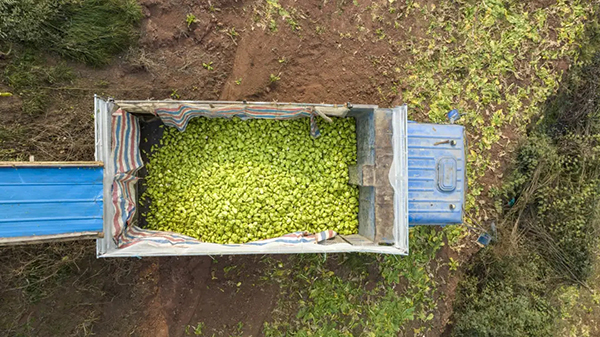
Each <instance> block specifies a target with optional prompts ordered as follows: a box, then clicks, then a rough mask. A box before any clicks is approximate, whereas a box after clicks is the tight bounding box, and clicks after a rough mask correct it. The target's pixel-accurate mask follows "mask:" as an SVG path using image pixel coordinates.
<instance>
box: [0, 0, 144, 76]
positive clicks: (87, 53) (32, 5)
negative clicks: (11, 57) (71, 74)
mask: <svg viewBox="0 0 600 337" xmlns="http://www.w3.org/2000/svg"><path fill="white" fill-rule="evenodd" d="M141 17H142V13H141V9H140V6H139V5H138V4H137V3H136V2H135V1H134V0H81V1H80V0H63V1H51V0H39V1H38V0H23V1H2V2H0V32H1V33H0V38H2V42H3V43H1V44H0V45H4V44H6V43H15V44H20V45H25V46H27V47H30V48H35V49H38V50H41V51H51V52H55V53H57V54H58V55H60V56H63V57H65V58H68V59H73V60H76V61H80V62H83V63H87V64H89V65H94V66H99V65H103V64H106V63H108V62H109V61H110V60H111V58H112V56H113V55H114V54H117V53H119V52H122V51H123V50H125V49H126V48H127V47H129V45H131V44H132V43H134V42H135V41H136V39H137V30H136V27H135V26H136V25H137V23H138V22H139V20H140V19H141Z"/></svg>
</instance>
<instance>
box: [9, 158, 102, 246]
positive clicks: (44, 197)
mask: <svg viewBox="0 0 600 337" xmlns="http://www.w3.org/2000/svg"><path fill="white" fill-rule="evenodd" d="M102 176H103V168H102V167H16V168H15V167H1V168H0V237H19V236H33V235H52V234H65V233H77V232H87V231H97V232H100V231H102Z"/></svg>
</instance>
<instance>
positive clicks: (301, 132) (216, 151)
mask: <svg viewBox="0 0 600 337" xmlns="http://www.w3.org/2000/svg"><path fill="white" fill-rule="evenodd" d="M320 128H321V136H320V137H319V138H316V139H315V138H313V137H311V136H310V121H309V119H308V118H302V119H297V120H291V121H276V120H268V119H251V120H246V121H243V120H240V119H239V118H234V119H223V118H204V117H201V118H195V119H194V120H192V121H191V122H190V124H189V125H188V127H187V129H186V131H185V132H179V131H177V130H176V129H175V128H167V129H166V130H165V132H164V135H163V138H162V140H161V142H160V143H161V145H160V146H159V145H155V147H153V149H152V154H151V158H150V161H149V163H148V165H147V169H148V176H147V177H146V184H147V190H146V192H145V194H144V196H143V200H149V201H150V205H149V212H148V214H147V215H146V219H147V223H148V228H150V229H156V230H162V231H173V232H179V233H182V234H185V235H189V236H192V237H195V238H198V239H200V240H202V241H205V242H214V243H245V242H250V241H256V240H262V239H267V238H274V237H278V236H281V235H284V234H287V233H291V232H295V231H308V232H318V231H323V230H327V229H332V230H335V231H336V232H338V233H340V234H353V233H357V232H358V188H357V187H356V186H352V185H349V184H348V165H349V164H354V163H356V133H355V124H354V119H353V118H338V119H334V120H333V123H331V124H330V123H321V125H320Z"/></svg>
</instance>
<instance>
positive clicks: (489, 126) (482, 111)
mask: <svg viewBox="0 0 600 337" xmlns="http://www.w3.org/2000/svg"><path fill="white" fill-rule="evenodd" d="M526 6H527V3H526V2H519V1H502V0H492V1H486V2H485V3H483V2H481V3H479V2H478V3H472V4H469V3H464V4H462V5H460V6H455V4H453V3H450V2H446V1H444V2H441V3H437V4H436V6H435V7H434V6H427V7H418V8H412V11H413V12H414V13H418V14H414V15H417V16H422V17H423V18H425V19H427V21H428V22H429V26H428V28H427V30H426V34H427V35H426V38H425V39H422V38H416V37H413V38H412V39H411V40H410V41H405V42H398V44H403V45H406V46H407V47H406V51H407V52H409V53H410V54H411V55H412V57H413V59H414V61H413V62H412V63H411V64H410V65H408V70H407V73H406V74H403V78H399V79H398V80H400V81H403V83H404V85H405V86H406V87H407V89H405V90H403V92H402V94H403V98H404V101H405V102H406V103H408V104H409V105H410V106H411V107H412V108H413V109H414V110H413V111H414V112H416V113H426V114H427V115H428V116H429V119H430V120H431V121H433V122H443V121H444V120H445V113H446V112H447V111H449V110H451V109H453V108H458V109H460V110H461V112H462V113H463V114H464V117H463V120H462V121H461V122H460V123H461V124H464V125H466V126H467V128H468V133H469V134H470V135H471V136H472V138H471V146H470V149H469V169H468V175H469V183H470V185H469V190H470V193H469V195H468V199H467V202H468V208H473V207H475V208H477V204H476V202H475V201H476V199H477V197H478V196H479V195H480V194H481V192H482V187H483V186H482V185H481V183H480V181H479V179H481V178H482V177H483V176H484V175H485V174H486V172H487V171H488V170H492V171H493V170H495V169H496V168H499V165H500V164H499V162H500V158H499V157H498V156H495V157H493V156H492V152H491V151H490V150H491V149H492V146H494V145H495V144H497V143H498V142H499V141H500V140H501V139H502V137H503V136H504V132H505V129H506V128H511V129H513V130H514V131H517V133H519V132H520V133H522V132H523V131H524V126H525V125H526V124H527V122H528V121H529V120H530V118H531V117H533V116H535V115H536V114H537V113H538V111H539V107H540V105H541V103H543V102H544V101H545V100H546V98H547V97H548V96H549V95H550V94H552V93H553V92H554V91H555V90H556V88H557V85H558V83H559V80H560V78H561V75H562V72H561V71H558V70H557V69H556V62H557V61H559V60H565V61H569V60H570V61H572V62H577V53H578V48H577V47H578V44H579V43H580V42H581V39H582V38H583V33H584V22H585V21H586V19H587V18H588V17H589V16H591V15H592V14H591V13H592V7H591V5H590V4H588V3H586V2H580V1H559V2H557V3H554V4H551V5H550V6H548V7H543V8H537V9H533V10H532V9H530V8H527V7H526ZM409 10H411V9H409ZM554 32H557V34H554Z"/></svg>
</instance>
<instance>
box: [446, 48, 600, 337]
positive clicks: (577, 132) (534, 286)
mask: <svg viewBox="0 0 600 337" xmlns="http://www.w3.org/2000/svg"><path fill="white" fill-rule="evenodd" d="M599 140H600V54H598V55H596V56H595V57H594V58H592V60H591V61H590V62H589V63H588V64H587V65H585V66H583V67H581V68H578V69H575V70H573V71H572V73H571V74H570V75H569V77H568V78H567V79H566V80H565V82H564V85H563V86H561V88H560V89H559V91H558V93H557V94H556V95H555V96H554V97H552V98H551V99H550V100H548V102H547V104H546V106H545V107H544V114H543V115H542V117H541V118H540V120H539V121H538V122H537V123H536V124H535V125H534V126H533V127H532V129H531V130H530V131H529V134H528V137H527V139H525V140H524V141H523V142H522V144H521V145H520V146H519V148H518V151H517V156H516V160H515V167H514V170H513V171H512V173H511V175H510V176H509V179H507V183H506V184H505V185H504V187H503V189H502V190H501V191H500V192H499V195H498V196H499V197H500V199H502V202H501V204H502V205H504V206H500V207H503V208H504V209H503V214H504V221H503V224H504V226H502V227H501V228H500V239H501V240H504V242H506V241H508V240H509V239H510V241H511V242H513V243H516V246H515V245H513V247H512V251H510V252H506V251H502V250H503V249H504V248H506V244H505V245H502V246H500V245H498V246H492V247H490V248H489V249H485V250H483V251H481V252H479V253H478V254H477V255H476V256H475V258H474V260H473V261H472V262H471V265H470V268H469V270H468V272H467V276H466V278H465V280H463V282H461V286H460V290H459V292H458V297H457V302H456V305H455V325H454V330H453V335H454V336H550V335H552V329H553V324H552V322H553V319H554V317H555V315H554V314H555V313H556V311H555V310H553V309H551V307H550V305H549V303H550V302H552V301H553V290H555V289H557V288H558V287H559V286H560V285H563V284H584V283H585V281H586V279H587V278H588V277H589V275H590V273H591V272H592V265H593V262H594V259H595V253H596V250H597V247H598V243H599V241H598V214H597V208H598V205H599V201H600V195H599V192H598V191H599V187H600V143H599Z"/></svg>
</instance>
